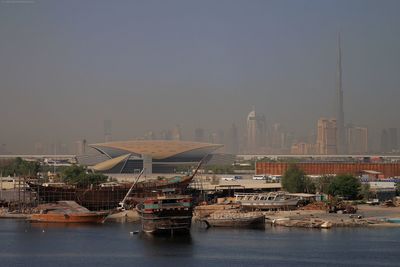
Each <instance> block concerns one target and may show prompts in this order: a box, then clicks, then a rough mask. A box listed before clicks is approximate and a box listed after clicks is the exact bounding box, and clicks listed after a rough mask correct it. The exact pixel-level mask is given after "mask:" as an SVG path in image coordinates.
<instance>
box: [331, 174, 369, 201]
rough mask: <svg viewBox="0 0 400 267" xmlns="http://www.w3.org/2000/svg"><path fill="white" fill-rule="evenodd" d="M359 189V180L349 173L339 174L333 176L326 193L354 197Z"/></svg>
mask: <svg viewBox="0 0 400 267" xmlns="http://www.w3.org/2000/svg"><path fill="white" fill-rule="evenodd" d="M360 190H361V183H360V181H359V180H358V179H357V178H356V177H354V176H353V175H350V174H341V175H338V176H336V177H335V179H333V181H332V182H331V184H330V185H329V189H328V193H329V194H330V195H332V196H341V197H344V198H348V199H355V198H357V196H358V195H359V193H360Z"/></svg>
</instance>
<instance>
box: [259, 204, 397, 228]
mask: <svg viewBox="0 0 400 267" xmlns="http://www.w3.org/2000/svg"><path fill="white" fill-rule="evenodd" d="M264 214H265V216H266V218H267V221H269V222H271V223H272V224H275V225H282V226H288V227H317V228H318V227H320V226H321V224H323V223H324V222H328V224H331V227H359V226H363V227H365V226H389V227H400V224H399V223H389V222H385V219H387V218H400V207H383V206H369V205H359V206H358V211H357V213H356V214H352V215H350V214H337V213H328V212H326V211H322V210H294V211H278V212H264Z"/></svg>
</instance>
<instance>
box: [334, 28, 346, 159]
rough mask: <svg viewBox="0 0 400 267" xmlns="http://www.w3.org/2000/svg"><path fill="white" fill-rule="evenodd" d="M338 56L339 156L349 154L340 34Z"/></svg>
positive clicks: (337, 108) (337, 117)
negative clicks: (344, 109)
mask: <svg viewBox="0 0 400 267" xmlns="http://www.w3.org/2000/svg"><path fill="white" fill-rule="evenodd" d="M337 45H338V55H337V77H336V105H335V106H336V125H337V151H338V153H339V154H345V153H347V149H346V140H345V128H344V111H343V88H342V48H341V43H340V33H338V44H337Z"/></svg>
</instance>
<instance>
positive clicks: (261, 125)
mask: <svg viewBox="0 0 400 267" xmlns="http://www.w3.org/2000/svg"><path fill="white" fill-rule="evenodd" d="M266 129H267V122H266V120H265V117H264V116H258V115H257V114H256V111H255V109H254V108H253V110H252V111H251V112H250V113H249V115H248V116H247V149H248V151H249V152H255V151H256V150H257V149H258V148H260V147H263V146H265V144H266V138H267V133H266Z"/></svg>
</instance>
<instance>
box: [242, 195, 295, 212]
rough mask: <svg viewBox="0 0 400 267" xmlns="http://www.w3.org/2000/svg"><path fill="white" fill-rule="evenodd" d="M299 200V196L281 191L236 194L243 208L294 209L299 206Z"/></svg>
mask: <svg viewBox="0 0 400 267" xmlns="http://www.w3.org/2000/svg"><path fill="white" fill-rule="evenodd" d="M299 200H300V199H299V198H298V197H294V196H290V195H288V194H287V193H286V192H281V191H280V192H269V193H259V194H257V193H250V194H248V193H238V194H235V202H236V203H240V204H241V206H242V208H243V209H252V210H274V209H294V208H296V207H297V204H298V202H299Z"/></svg>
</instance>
